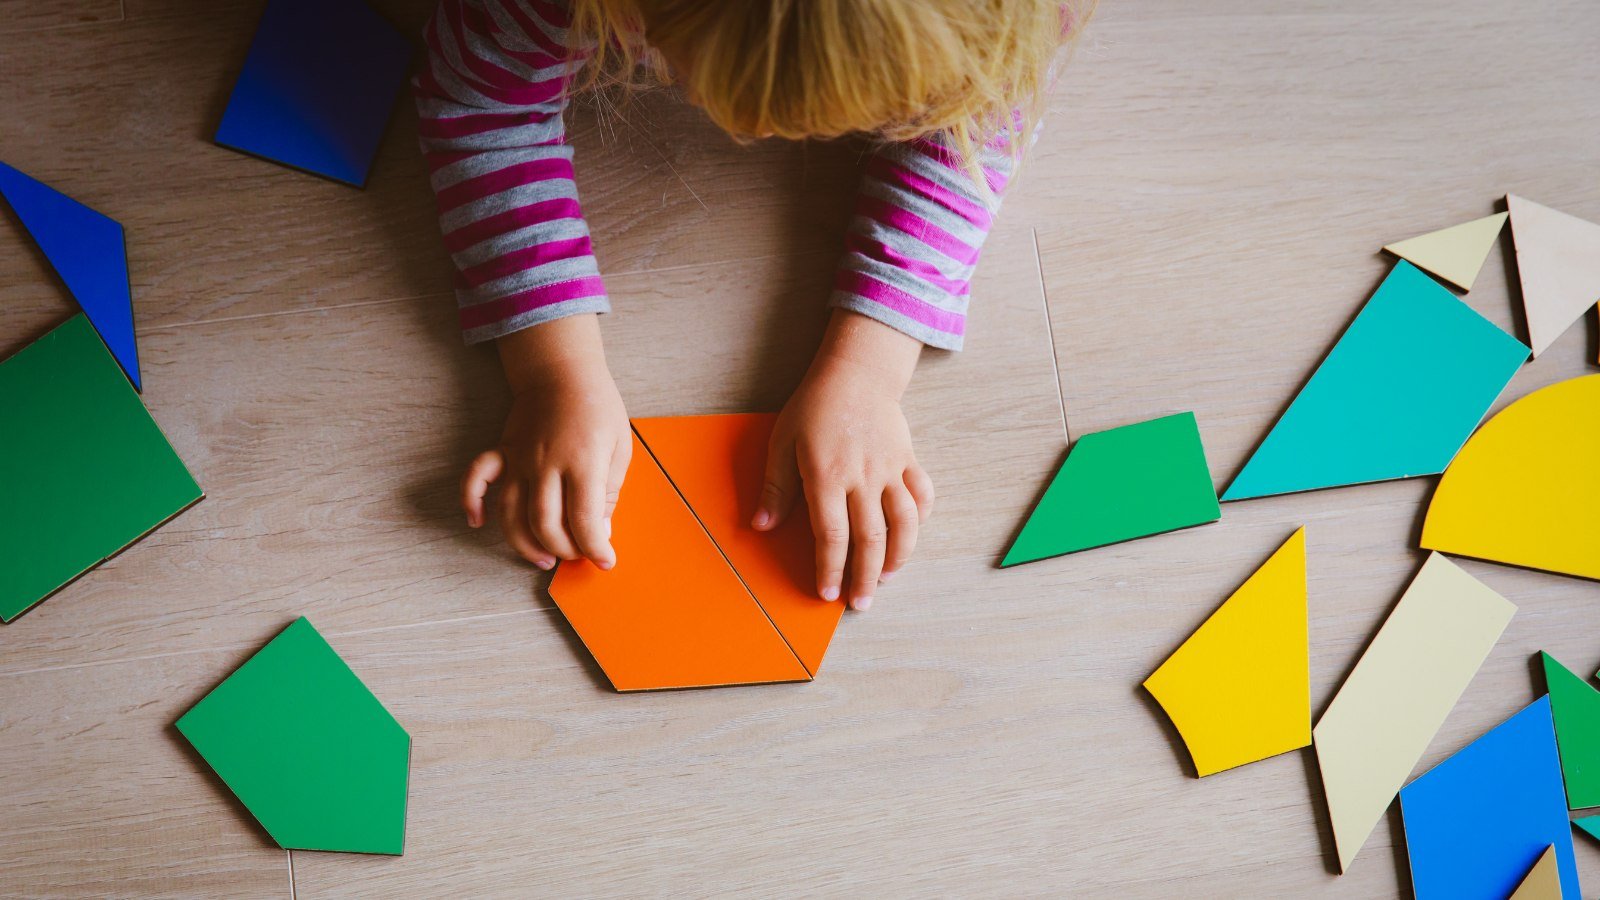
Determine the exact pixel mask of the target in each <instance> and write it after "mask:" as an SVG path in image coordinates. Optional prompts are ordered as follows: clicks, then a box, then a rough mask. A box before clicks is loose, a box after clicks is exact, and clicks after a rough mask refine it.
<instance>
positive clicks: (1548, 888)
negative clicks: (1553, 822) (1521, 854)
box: [1511, 846, 1561, 900]
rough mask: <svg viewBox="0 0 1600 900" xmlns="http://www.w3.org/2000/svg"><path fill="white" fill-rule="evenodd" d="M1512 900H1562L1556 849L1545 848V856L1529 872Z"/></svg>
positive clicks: (1512, 896)
mask: <svg viewBox="0 0 1600 900" xmlns="http://www.w3.org/2000/svg"><path fill="white" fill-rule="evenodd" d="M1511 900H1561V870H1560V869H1559V868H1557V866H1556V848H1555V847H1553V846H1549V847H1545V848H1544V854H1543V855H1541V856H1540V857H1539V861H1538V862H1536V863H1534V864H1533V868H1532V869H1529V870H1528V875H1527V877H1525V878H1523V879H1522V884H1520V885H1518V886H1517V890H1516V893H1514V894H1512V895H1511Z"/></svg>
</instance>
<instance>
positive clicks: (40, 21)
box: [0, 0, 122, 40]
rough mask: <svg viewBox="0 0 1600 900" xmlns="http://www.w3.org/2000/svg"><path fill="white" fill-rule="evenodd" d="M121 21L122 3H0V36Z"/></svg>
mask: <svg viewBox="0 0 1600 900" xmlns="http://www.w3.org/2000/svg"><path fill="white" fill-rule="evenodd" d="M120 21H122V0H51V2H49V3H38V2H33V0H0V34H10V35H20V34H24V33H27V32H36V31H44V30H47V29H54V28H72V27H75V26H83V25H99V24H105V23H110V22H120ZM13 40H18V38H13Z"/></svg>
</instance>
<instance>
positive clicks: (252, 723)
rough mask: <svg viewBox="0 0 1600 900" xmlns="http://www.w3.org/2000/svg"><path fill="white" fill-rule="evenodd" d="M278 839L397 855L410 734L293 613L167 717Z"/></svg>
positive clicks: (294, 845)
mask: <svg viewBox="0 0 1600 900" xmlns="http://www.w3.org/2000/svg"><path fill="white" fill-rule="evenodd" d="M177 727H178V731H179V732H180V733H181V734H182V735H183V736H184V737H185V738H187V739H188V741H189V743H191V744H193V745H194V748H195V750H197V751H199V753H200V755H201V756H202V757H204V759H205V761H206V764H207V765H209V766H210V767H211V768H212V769H214V770H215V771H216V773H217V775H218V776H219V777H220V778H221V779H222V780H223V782H224V783H225V784H227V786H228V789H229V790H231V791H233V793H234V795H235V796H237V797H238V798H239V802H241V803H243V804H244V806H245V809H248V810H249V811H250V814H251V815H252V816H255V818H256V821H258V822H260V823H261V827H262V828H265V829H266V830H267V833H268V834H270V835H271V836H272V839H273V840H274V841H277V842H278V846H280V847H283V848H285V849H291V850H340V851H345V852H349V853H384V854H390V855H399V854H400V853H401V851H403V850H404V849H405V835H406V793H407V783H408V781H409V778H410V768H411V736H410V735H408V734H406V730H405V729H404V728H402V727H400V723H399V722H396V721H395V719H394V716H391V715H390V714H389V711H388V710H386V709H384V708H383V704H382V703H380V702H378V698H376V697H374V696H373V695H372V692H371V691H369V690H367V686H366V685H365V684H363V683H362V682H361V679H360V678H358V677H357V676H356V674H355V673H354V672H352V671H351V670H350V667H349V666H348V665H346V664H345V662H344V660H343V659H340V658H339V654H338V653H335V652H334V650H333V648H332V647H330V646H328V642H327V641H326V640H324V639H323V637H322V635H321V634H319V633H318V632H317V629H316V628H314V627H312V625H311V622H310V621H309V620H307V619H304V618H301V619H298V620H296V621H295V622H294V623H293V624H291V625H290V626H289V627H288V628H285V629H284V630H283V631H282V632H281V633H279V634H278V636H277V637H275V638H273V639H272V640H271V641H269V642H268V643H267V645H266V646H265V647H262V648H261V649H260V650H259V651H257V652H256V654H255V655H254V656H252V657H250V659H249V660H247V661H246V662H245V664H244V665H242V666H240V667H239V668H238V669H237V670H236V671H235V672H234V673H233V674H232V675H229V676H228V677H227V679H226V680H224V681H223V682H222V683H221V684H219V685H217V686H216V687H215V688H214V689H212V691H211V693H209V694H207V695H206V696H205V697H204V698H202V699H201V700H200V702H199V703H196V704H195V705H194V708H192V709H190V710H189V711H188V712H187V713H184V715H183V718H181V719H179V720H178V726H177Z"/></svg>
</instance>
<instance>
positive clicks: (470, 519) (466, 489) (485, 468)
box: [461, 450, 506, 528]
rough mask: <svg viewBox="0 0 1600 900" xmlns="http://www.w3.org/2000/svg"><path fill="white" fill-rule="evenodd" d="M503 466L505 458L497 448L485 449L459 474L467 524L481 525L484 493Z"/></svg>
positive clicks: (474, 526) (462, 503)
mask: <svg viewBox="0 0 1600 900" xmlns="http://www.w3.org/2000/svg"><path fill="white" fill-rule="evenodd" d="M505 467H506V458H505V456H503V455H502V454H501V453H500V451H499V450H485V451H483V452H482V453H479V454H478V455H477V457H476V458H474V459H473V460H472V462H471V463H468V464H467V471H466V472H464V473H463V474H462V475H461V508H462V509H463V510H466V513H467V524H468V525H470V526H472V527H473V528H478V527H480V526H482V525H483V498H484V495H485V494H488V493H489V485H491V484H494V481H495V479H496V478H499V477H500V473H501V472H503V471H505Z"/></svg>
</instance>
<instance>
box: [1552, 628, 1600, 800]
mask: <svg viewBox="0 0 1600 900" xmlns="http://www.w3.org/2000/svg"><path fill="white" fill-rule="evenodd" d="M1539 657H1540V659H1541V660H1542V661H1543V663H1544V681H1545V688H1546V690H1548V691H1549V692H1550V708H1551V710H1552V711H1553V714H1554V715H1555V719H1556V747H1557V748H1558V749H1559V750H1560V751H1561V775H1562V777H1563V779H1564V780H1565V781H1566V784H1567V806H1568V807H1570V808H1572V809H1588V808H1589V807H1592V806H1600V691H1596V690H1595V689H1594V688H1593V687H1590V686H1589V684H1588V683H1587V682H1585V681H1584V680H1583V679H1582V678H1579V677H1578V676H1576V675H1574V674H1572V672H1571V671H1570V670H1568V669H1567V667H1566V666H1563V665H1562V664H1561V663H1559V662H1556V658H1555V657H1553V656H1551V655H1550V654H1548V653H1540V654H1539Z"/></svg>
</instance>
